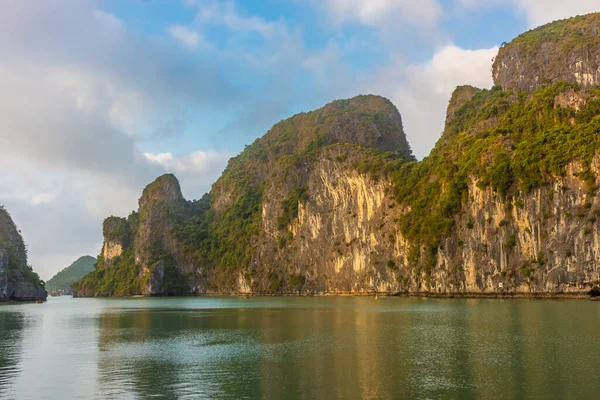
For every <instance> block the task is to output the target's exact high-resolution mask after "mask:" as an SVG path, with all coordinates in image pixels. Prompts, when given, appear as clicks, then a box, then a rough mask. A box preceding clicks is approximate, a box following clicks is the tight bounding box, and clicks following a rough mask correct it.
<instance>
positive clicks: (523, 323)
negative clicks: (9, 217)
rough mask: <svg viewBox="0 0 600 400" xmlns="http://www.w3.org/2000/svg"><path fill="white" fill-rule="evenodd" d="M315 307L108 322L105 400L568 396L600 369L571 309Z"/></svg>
mask: <svg viewBox="0 0 600 400" xmlns="http://www.w3.org/2000/svg"><path fill="white" fill-rule="evenodd" d="M314 301H315V302H316V303H315V304H311V300H310V299H298V300H289V302H288V303H291V304H292V305H293V307H290V308H277V307H274V308H232V309H215V310H181V309H179V310H161V309H140V310H134V311H133V310H132V311H124V312H106V313H103V314H101V315H100V317H99V327H100V338H99V350H100V357H99V369H98V370H99V386H100V392H101V396H99V397H127V396H126V395H129V396H136V397H139V398H149V397H153V396H159V397H161V398H198V397H208V398H218V399H244V398H248V399H250V398H286V399H295V398H327V399H342V398H360V399H377V398H464V399H470V398H483V399H485V398H497V397H498V396H499V395H502V396H506V397H507V398H522V397H537V396H538V395H539V396H541V398H568V397H570V396H569V394H570V393H571V392H570V390H572V389H573V388H578V391H579V392H580V393H581V390H582V388H585V387H590V385H589V383H588V384H587V385H586V383H585V382H586V380H589V379H592V378H593V377H594V376H595V375H594V373H593V371H594V370H597V369H598V368H599V367H600V361H598V360H597V357H596V358H595V357H592V356H591V355H590V354H585V350H583V349H588V351H590V352H593V351H594V349H595V347H594V344H593V342H592V341H591V338H593V337H594V336H593V332H591V331H590V332H587V335H583V336H582V335H581V333H582V332H584V333H585V331H586V319H585V318H579V317H577V316H573V319H572V320H571V321H570V323H569V324H566V323H564V321H561V319H560V316H561V307H562V305H563V304H567V305H568V303H539V302H517V301H515V302H493V301H487V302H486V301H481V300H468V301H456V302H453V301H447V300H446V301H443V302H439V301H436V300H422V299H418V300H414V301H408V300H406V301H403V302H401V303H398V302H396V301H394V300H383V301H380V302H378V303H376V302H375V301H374V300H373V299H356V298H352V299H348V298H339V299H327V303H326V304H327V305H326V306H325V307H324V306H323V302H322V300H320V299H315V300H314ZM399 305H400V307H399ZM567 307H568V306H567ZM569 310H571V309H570V308H569V309H566V310H565V313H569V314H571V313H572V311H569ZM571 315H572V314H571ZM587 315H590V314H589V313H588V314H587ZM590 326H593V324H591V325H590ZM569 335H573V337H575V336H576V335H579V339H580V340H585V341H587V342H586V343H585V346H583V347H581V346H579V347H577V349H578V350H577V351H579V353H577V354H575V356H576V358H574V354H573V353H572V352H573V349H570V348H569V346H568V345H567V346H564V344H565V343H567V344H568V343H569V339H568V337H569ZM553 341H556V342H557V343H559V342H560V343H563V346H562V347H559V346H556V347H554V346H552V342H553ZM577 357H578V358H579V360H582V359H586V360H588V361H589V360H595V361H593V362H592V363H591V365H585V366H581V365H578V364H577V361H579V360H578V359H577ZM573 371H577V373H579V376H574V375H573ZM547 382H559V383H560V385H556V384H555V385H549V384H547ZM570 382H573V384H572V383H570ZM583 394H584V395H585V394H586V393H583ZM587 394H591V393H587Z"/></svg>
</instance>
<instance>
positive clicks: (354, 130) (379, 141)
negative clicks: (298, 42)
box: [258, 95, 412, 158]
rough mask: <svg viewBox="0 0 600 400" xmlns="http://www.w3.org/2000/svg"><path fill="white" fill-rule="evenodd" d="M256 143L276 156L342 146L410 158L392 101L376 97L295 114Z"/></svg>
mask: <svg viewBox="0 0 600 400" xmlns="http://www.w3.org/2000/svg"><path fill="white" fill-rule="evenodd" d="M258 143H260V144H261V145H262V146H264V147H267V148H270V149H273V150H275V153H276V154H274V155H276V156H280V155H282V153H284V152H285V153H287V154H295V153H299V152H302V151H305V150H307V149H310V148H311V147H315V146H323V145H330V144H336V143H342V144H355V145H359V146H363V147H372V148H376V149H378V150H381V151H391V152H395V153H398V154H400V155H403V156H406V157H407V158H410V157H412V151H411V149H410V146H409V144H408V141H407V140H406V136H405V134H404V128H403V126H402V118H401V116H400V113H399V112H398V110H397V109H396V107H395V106H394V105H393V104H392V102H391V101H389V100H388V99H386V98H385V97H381V96H375V95H360V96H356V97H353V98H351V99H346V100H336V101H333V102H331V103H329V104H327V105H326V106H324V107H322V108H320V109H318V110H315V111H312V112H309V113H300V114H297V115H295V116H293V117H291V118H289V119H286V120H284V121H281V122H279V123H278V124H276V125H275V126H273V128H271V129H270V130H269V132H267V134H266V135H265V136H264V137H263V138H261V139H259V141H258Z"/></svg>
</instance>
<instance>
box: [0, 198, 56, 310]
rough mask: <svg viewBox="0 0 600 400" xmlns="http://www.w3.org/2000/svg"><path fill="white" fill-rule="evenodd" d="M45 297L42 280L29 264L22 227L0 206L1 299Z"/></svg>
mask: <svg viewBox="0 0 600 400" xmlns="http://www.w3.org/2000/svg"><path fill="white" fill-rule="evenodd" d="M46 297H47V293H46V290H45V289H44V284H43V282H42V281H41V280H40V278H39V276H38V275H37V274H36V273H35V272H33V270H32V269H31V267H30V266H29V265H28V264H27V249H26V247H25V242H24V241H23V238H22V236H21V234H20V232H19V230H18V229H17V227H16V225H15V224H14V222H13V220H12V218H11V217H10V215H9V214H8V212H7V211H6V210H5V209H4V208H3V207H0V301H7V300H17V301H34V300H42V301H43V300H46Z"/></svg>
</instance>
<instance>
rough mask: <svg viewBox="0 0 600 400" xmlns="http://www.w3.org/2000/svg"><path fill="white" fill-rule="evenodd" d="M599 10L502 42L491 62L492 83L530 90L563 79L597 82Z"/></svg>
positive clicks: (586, 83) (583, 83)
mask: <svg viewBox="0 0 600 400" xmlns="http://www.w3.org/2000/svg"><path fill="white" fill-rule="evenodd" d="M599 37H600V13H593V14H587V15H582V16H578V17H573V18H569V19H564V20H560V21H555V22H552V23H549V24H546V25H543V26H540V27H539V28H536V29H533V30H530V31H529V32H526V33H523V34H522V35H520V36H518V37H517V38H516V39H514V40H513V41H511V42H510V43H508V44H504V45H503V46H502V48H501V49H500V51H499V52H498V56H497V57H496V59H495V61H494V64H493V67H492V69H493V76H494V83H495V84H496V85H499V86H502V87H503V88H504V89H509V90H514V89H518V90H526V91H533V90H536V89H539V88H541V87H546V86H550V85H552V84H554V83H556V82H558V81H561V80H564V81H567V82H571V83H578V84H579V85H581V86H582V87H584V88H585V87H591V86H594V85H598V84H599V83H600V40H598V39H599Z"/></svg>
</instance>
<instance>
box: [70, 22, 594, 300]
mask: <svg viewBox="0 0 600 400" xmlns="http://www.w3.org/2000/svg"><path fill="white" fill-rule="evenodd" d="M595 21H596V16H595V15H592V16H588V17H580V18H579V19H575V20H568V21H560V22H558V23H556V24H557V25H549V26H546V27H543V28H540V29H541V30H542V31H543V32H546V31H549V32H553V30H554V29H555V28H556V27H557V26H559V27H560V26H566V27H567V28H568V29H567V28H564V29H567V31H569V29H573V28H572V27H573V26H574V24H575V22H576V23H577V24H576V25H577V26H578V27H579V28H581V29H583V32H584V33H586V32H592V33H590V35H589V36H590V37H591V38H595V37H596V36H594V35H595V33H594V32H595V29H596V28H595V27H596V22H595ZM569 32H570V31H569ZM539 34H540V31H539V30H534V31H532V32H529V33H528V34H525V35H523V36H521V37H519V38H518V39H516V40H515V43H518V42H519V41H525V42H527V43H528V42H529V41H530V40H531V41H534V42H535V40H537V39H536V37H538V36H539ZM530 36H533V38H531V37H530ZM543 36H544V37H546V36H547V35H543ZM567 37H569V36H568V35H567ZM534 39H535V40H534ZM586 40H587V39H586ZM599 43H600V42H598V43H596V42H595V41H593V40H591V39H590V44H589V45H590V46H595V45H596V44H599ZM511 46H512V44H511V45H507V46H505V47H504V48H503V51H501V53H500V55H499V58H498V59H497V60H496V64H495V72H494V74H495V78H496V80H497V81H498V79H500V80H501V81H502V82H501V83H502V84H503V85H505V86H506V87H505V88H502V87H500V86H497V87H494V88H493V89H491V90H480V89H477V88H473V87H470V86H462V87H459V88H457V90H456V92H455V93H454V94H453V96H452V98H451V100H450V103H449V106H448V111H447V121H446V125H445V129H444V133H443V135H442V137H441V138H440V140H439V141H438V143H437V144H436V146H435V148H434V149H433V150H432V152H431V154H430V155H429V156H428V157H426V158H425V159H423V160H422V161H419V162H417V161H416V160H415V159H414V157H413V156H412V154H411V151H410V146H409V145H408V143H407V141H406V137H405V135H404V131H403V127H402V120H401V117H400V114H399V113H398V111H397V110H396V109H395V107H394V106H393V105H392V104H391V103H390V102H389V101H388V100H386V99H384V98H381V97H378V96H359V97H356V98H354V99H350V100H344V101H336V102H333V103H331V104H329V105H327V106H325V107H324V108H322V109H319V110H317V111H313V112H311V113H304V114H299V115H297V116H294V117H292V118H290V119H288V120H285V121H282V122H280V123H279V124H277V125H275V126H274V127H273V128H272V129H271V130H270V131H269V132H268V133H267V134H266V135H265V136H264V137H263V138H261V139H258V140H257V141H256V142H254V143H253V144H252V145H250V146H248V147H247V148H246V149H245V150H244V152H243V153H242V154H240V155H239V156H238V157H235V158H233V159H232V160H230V162H229V164H228V167H227V169H226V170H225V171H224V173H223V175H222V177H221V178H220V179H219V180H218V181H217V182H216V183H215V184H214V185H213V188H212V191H211V192H210V193H209V194H207V195H206V196H204V197H203V198H202V199H200V200H196V201H186V200H185V199H183V197H182V196H181V191H180V189H179V184H178V182H177V180H176V178H175V177H174V176H172V175H166V176H163V177H160V178H158V179H157V180H156V181H155V182H153V183H152V184H150V185H149V186H148V187H147V188H146V189H145V190H144V193H143V194H142V197H141V198H140V202H139V212H137V213H134V214H132V215H131V216H130V217H129V218H128V219H114V217H111V219H109V220H107V221H106V222H105V232H104V233H105V243H104V247H103V254H102V255H101V258H100V259H99V262H98V267H97V270H96V271H94V272H93V273H92V274H90V275H88V276H87V277H86V278H84V279H83V280H81V281H80V282H78V283H77V284H76V285H75V286H76V289H77V291H78V295H80V296H93V295H130V294H146V295H162V294H204V293H264V294H266V293H274V294H292V293H295V294H298V293H299V294H313V293H314V294H318V293H334V294H336V293H337V294H339V293H352V294H361V293H374V292H381V293H390V294H396V293H415V294H426V295H444V296H454V295H479V296H487V295H489V296H499V295H500V296H509V295H587V294H590V293H597V292H598V288H599V285H600V267H598V265H599V264H598V262H599V261H600V259H599V258H600V233H599V231H598V223H599V220H598V219H599V218H600V198H598V196H597V193H598V185H599V184H600V179H599V176H600V175H599V174H600V156H599V154H598V150H599V149H600V134H599V132H600V90H599V89H598V88H597V87H596V86H594V85H593V82H591V81H586V82H587V83H586V82H584V83H585V84H584V85H580V84H579V83H578V79H577V76H576V75H569V74H568V73H563V72H564V71H568V70H569V68H570V67H569V65H570V63H571V62H572V61H573V60H572V59H571V58H570V56H569V57H560V56H556V57H555V56H554V55H553V56H552V57H554V58H551V59H550V58H548V60H551V61H548V62H550V64H551V65H546V64H544V65H545V67H543V68H537V69H536V70H530V68H529V67H528V68H526V70H524V71H528V72H530V73H531V74H532V75H531V76H535V77H537V79H533V78H532V79H533V80H531V82H534V81H535V82H536V84H535V85H533V86H532V84H530V83H527V82H529V81H527V79H529V78H527V79H521V78H518V79H516V80H514V79H512V78H510V76H512V75H510V74H508V75H506V76H505V75H502V73H500V74H499V72H498V71H499V70H498V68H500V69H502V68H513V66H515V65H517V64H515V60H516V59H515V58H513V59H510V58H506V57H507V56H506V54H508V53H507V52H508V51H509V50H510V49H511ZM557 46H558V47H556V48H552V51H562V52H563V53H562V54H563V55H565V54H570V53H568V51H570V50H568V49H566V48H564V47H562V44H561V42H560V41H558V42H557ZM544 49H546V46H542V45H540V47H539V48H535V49H534V50H535V51H537V52H543V51H545V50H544ZM515 51H516V50H515ZM519 51H520V50H519ZM515 54H517V53H515ZM518 54H520V53H518ZM533 54H534V57H541V58H544V57H548V56H547V55H544V54H541V55H536V54H537V53H535V52H534V53H533ZM576 58H577V57H576ZM577 60H579V58H577ZM577 60H576V62H577ZM498 63H500V64H498ZM561 63H562V64H561ZM499 65H503V66H502V67H499ZM519 65H520V64H519ZM515 68H516V67H515ZM519 68H520V67H519ZM553 71H563V72H561V73H560V74H558V75H556V74H554V72H553ZM497 74H499V75H498V77H496V75H497ZM518 75H519V76H520V75H522V74H520V73H519V74H518ZM541 78H542V79H541ZM526 81H527V82H526ZM524 82H525V83H524ZM107 226H110V227H111V228H110V229H107Z"/></svg>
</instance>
